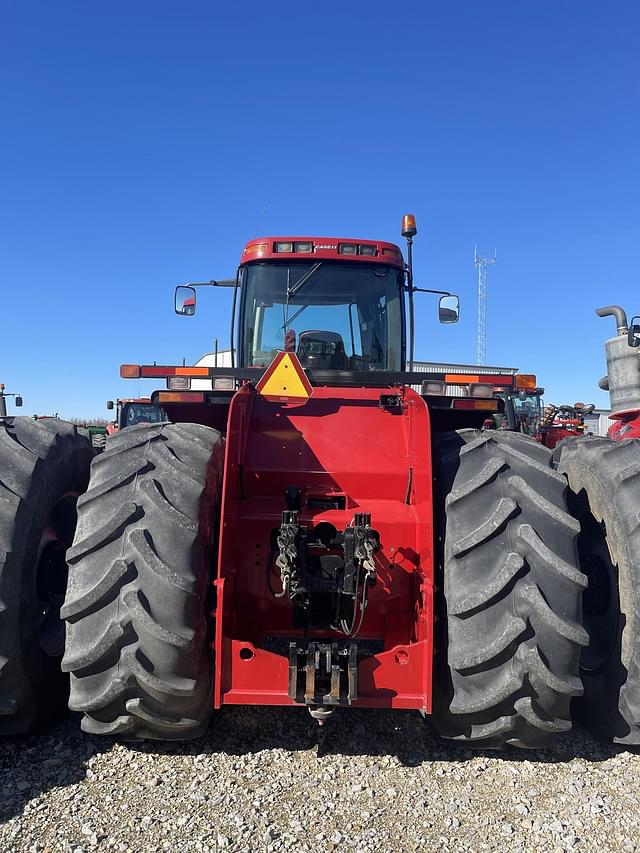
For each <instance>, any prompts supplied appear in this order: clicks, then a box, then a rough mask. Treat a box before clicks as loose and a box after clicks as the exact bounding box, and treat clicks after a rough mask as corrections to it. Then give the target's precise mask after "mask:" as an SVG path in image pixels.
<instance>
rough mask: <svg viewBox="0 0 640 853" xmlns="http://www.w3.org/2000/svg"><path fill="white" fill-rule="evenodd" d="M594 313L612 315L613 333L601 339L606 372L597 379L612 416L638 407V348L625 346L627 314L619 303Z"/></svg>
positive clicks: (604, 315)
mask: <svg viewBox="0 0 640 853" xmlns="http://www.w3.org/2000/svg"><path fill="white" fill-rule="evenodd" d="M596 314H597V315H598V317H609V316H611V317H615V320H616V333H617V334H616V337H615V338H609V340H608V341H606V342H605V345H604V348H605V354H606V358H607V376H605V377H604V378H603V379H601V380H600V387H601V388H602V387H604V386H606V390H608V391H609V398H610V400H611V410H612V416H616V415H618V416H619V415H622V414H624V413H627V412H634V411H640V352H639V351H638V349H636V348H634V347H631V346H629V341H628V337H627V336H628V332H629V324H628V323H627V315H626V313H625V311H624V310H623V309H622V308H621V307H620V306H619V305H606V306H604V307H603V308H597V309H596Z"/></svg>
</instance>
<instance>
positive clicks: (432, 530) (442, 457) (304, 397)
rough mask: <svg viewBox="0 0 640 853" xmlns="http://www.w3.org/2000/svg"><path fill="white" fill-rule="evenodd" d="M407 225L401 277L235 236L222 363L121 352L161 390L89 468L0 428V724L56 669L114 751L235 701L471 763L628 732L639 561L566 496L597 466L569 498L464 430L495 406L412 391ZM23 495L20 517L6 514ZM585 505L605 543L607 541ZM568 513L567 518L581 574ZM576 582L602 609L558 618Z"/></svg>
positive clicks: (503, 449) (55, 446)
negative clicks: (594, 594)
mask: <svg viewBox="0 0 640 853" xmlns="http://www.w3.org/2000/svg"><path fill="white" fill-rule="evenodd" d="M415 233H416V229H415V222H414V221H413V218H412V217H406V218H405V220H404V223H403V234H404V236H406V237H407V239H408V248H409V260H408V263H407V264H405V261H404V259H403V256H402V253H401V251H400V249H399V248H398V247H397V246H395V245H394V244H392V243H387V242H383V241H376V240H364V239H343V238H326V237H261V238H258V239H254V240H251V241H250V242H249V243H247V244H246V246H245V248H244V250H243V253H242V257H241V260H240V266H239V269H238V274H237V278H236V280H235V281H234V282H232V285H231V286H232V287H233V288H234V308H233V313H232V329H233V330H235V329H237V338H236V340H235V341H234V337H235V335H234V334H233V332H232V343H234V344H235V345H236V346H235V350H236V352H237V354H238V359H237V362H238V363H237V364H234V365H232V366H231V367H203V366H200V367H188V366H162V365H157V364H153V365H141V364H125V365H122V367H121V376H122V377H123V378H131V379H136V380H140V379H155V380H156V381H158V380H165V381H166V383H167V387H166V388H161V389H158V390H156V391H154V393H153V394H152V395H151V401H152V402H153V403H156V404H157V405H160V406H162V407H163V408H164V409H165V412H166V414H167V418H168V421H170V422H169V423H167V422H164V423H157V424H146V425H139V426H137V427H136V428H135V429H123V430H120V431H118V432H117V433H116V434H115V435H112V436H111V437H110V439H109V443H108V447H107V450H106V451H105V453H103V454H101V455H100V456H97V457H95V459H94V460H93V462H92V464H91V470H90V473H89V471H88V468H87V466H86V460H85V458H84V454H85V450H86V448H85V446H84V444H83V443H82V441H81V440H80V439H79V438H78V437H76V436H75V435H74V434H73V431H72V430H69V429H68V428H67V427H66V426H65V425H60V426H59V427H58V433H56V434H54V432H53V430H54V424H53V422H51V423H50V424H46V423H43V424H42V425H40V434H39V435H37V434H36V430H35V427H37V426H39V425H38V424H36V423H34V422H30V424H29V425H28V428H27V425H25V424H22V423H17V422H18V420H19V419H8V420H9V423H7V425H6V426H5V434H4V435H3V436H0V438H2V441H0V452H2V448H5V450H4V452H5V453H6V454H8V453H12V454H13V455H12V456H11V457H10V458H11V459H13V458H14V457H15V459H16V460H22V459H24V464H22V465H21V466H20V467H17V466H16V465H14V466H13V468H10V469H9V470H10V472H12V471H15V472H16V473H15V474H14V473H10V476H9V478H8V480H7V484H6V488H7V490H8V491H7V496H8V500H7V501H5V502H4V503H5V504H6V506H5V507H3V505H2V503H0V510H1V511H2V512H4V513H5V515H4V516H3V517H1V518H0V535H2V540H1V541H2V548H3V553H5V552H6V554H7V555H9V556H8V557H7V562H5V564H4V567H3V568H2V569H1V572H0V581H1V582H2V583H1V585H0V596H1V597H2V600H3V604H4V607H3V608H1V609H0V661H4V663H3V669H2V679H1V680H0V707H1V708H2V712H3V713H2V715H0V727H1V728H2V731H7V732H8V731H12V732H16V731H25V730H29V729H30V728H31V727H32V726H33V724H34V722H35V720H36V719H37V718H38V717H42V716H44V714H45V712H48V713H51V711H52V710H53V707H54V703H53V699H52V697H53V696H54V695H56V696H57V695H59V694H60V693H62V694H63V693H64V689H65V682H64V677H63V674H62V673H65V674H68V676H70V698H69V705H70V707H71V708H72V709H74V710H76V711H80V712H82V714H83V719H82V728H83V729H84V730H85V731H88V732H92V733H95V734H105V735H121V736H124V737H126V738H127V739H136V738H156V739H169V740H172V739H181V738H188V737H195V736H198V735H199V734H201V733H202V732H203V731H204V730H205V729H206V727H207V726H208V725H209V722H210V719H211V716H212V714H214V712H215V710H216V709H219V708H221V707H222V706H224V705H241V704H258V705H279V706H286V707H299V708H307V709H308V710H309V711H310V712H311V714H312V716H313V717H314V718H316V719H317V720H318V721H319V722H324V721H325V720H327V719H328V718H329V717H330V716H331V715H332V713H333V712H334V711H335V710H336V709H342V710H343V711H344V710H346V709H348V708H389V709H414V710H416V711H420V712H421V713H422V714H424V715H425V716H426V717H428V719H429V720H430V721H431V723H432V725H433V727H434V728H435V730H436V731H437V733H438V734H439V735H440V736H442V737H445V738H448V739H451V740H453V741H456V742H458V743H461V744H466V745H472V746H477V747H480V748H498V747H501V746H504V745H506V744H513V745H516V746H520V747H531V748H538V747H544V746H548V745H550V744H552V743H553V741H554V739H555V737H556V736H557V735H558V734H561V733H563V732H566V731H568V730H569V729H570V728H571V724H572V719H573V715H574V713H580V714H582V715H583V716H584V717H585V719H587V721H589V723H590V724H591V725H592V726H593V727H594V728H595V727H600V729H601V731H602V734H603V736H604V737H607V738H608V739H610V740H611V739H616V740H619V741H622V742H625V743H637V742H638V741H639V740H640V721H639V720H638V719H636V717H635V716H634V711H633V707H639V705H638V702H637V699H638V696H637V693H638V691H639V690H640V676H639V673H640V668H639V667H638V663H640V661H639V660H638V659H637V658H636V655H637V654H638V649H637V648H636V646H637V645H638V643H637V642H636V640H637V635H636V634H635V633H633V632H632V633H631V634H629V633H627V634H625V637H626V639H627V640H628V641H629V642H625V643H624V644H623V645H622V644H620V643H618V642H617V640H615V639H614V638H615V637H617V634H616V631H618V630H620V631H622V630H623V629H622V627H621V626H623V625H627V626H628V625H629V620H628V619H627V620H626V621H625V618H624V613H625V612H626V611H625V610H624V608H627V607H628V605H629V602H631V603H632V604H633V603H636V602H637V603H638V604H640V595H637V596H636V592H635V587H634V585H633V584H634V583H635V578H636V577H640V571H638V568H639V565H638V557H637V554H638V553H640V549H636V550H635V552H634V551H632V552H631V554H630V555H629V557H628V560H627V564H624V565H623V568H622V569H621V572H622V574H620V575H619V574H618V572H617V571H614V569H613V567H612V564H611V559H610V560H609V563H607V562H606V559H605V551H606V548H604V549H603V548H601V542H600V540H598V539H597V531H598V530H599V531H600V535H601V537H602V536H604V533H603V532H602V531H603V527H604V525H600V523H599V522H598V521H597V518H599V517H600V516H595V515H593V516H592V515H589V506H588V502H587V505H586V506H583V505H582V504H579V500H581V495H583V494H587V495H589V496H591V492H590V488H591V483H592V481H595V480H599V479H600V478H598V477H595V476H590V477H589V478H587V480H588V481H587V482H586V484H585V485H582V483H581V482H580V484H579V489H578V491H574V488H573V485H572V490H571V491H569V490H568V487H567V479H566V477H569V480H570V481H571V478H574V479H575V481H576V483H577V484H578V481H579V472H578V469H577V468H576V469H575V470H574V468H572V467H571V465H570V464H569V463H566V464H565V463H564V462H563V463H562V464H563V465H564V467H565V469H567V470H566V477H565V476H564V475H563V474H560V473H558V471H556V470H555V469H554V467H553V464H552V454H551V451H549V450H548V449H547V448H545V447H543V446H541V445H540V444H539V443H537V442H536V441H535V440H534V439H533V438H531V437H529V436H526V435H523V434H521V433H516V432H510V431H507V430H487V431H482V430H481V427H482V425H483V422H484V420H485V419H486V418H487V417H490V416H491V415H492V414H494V413H496V412H498V411H499V410H501V408H503V406H504V403H503V401H501V400H498V399H497V398H496V397H495V396H494V394H493V388H492V387H491V386H490V384H487V388H486V392H485V393H481V392H482V390H483V389H482V387H480V388H479V387H477V386H478V384H480V385H482V383H476V382H470V384H469V387H468V388H467V393H466V395H465V396H464V397H453V396H449V395H447V393H446V388H444V389H443V388H442V387H441V385H437V387H436V388H435V389H434V390H435V392H436V393H433V394H429V393H428V388H423V393H419V392H417V391H416V390H414V389H413V388H412V387H411V386H412V385H419V386H420V385H421V383H422V381H423V379H424V374H423V373H422V374H421V373H418V372H415V371H413V370H412V366H413V328H414V323H413V300H414V295H415V294H416V293H417V292H419V291H420V290H422V289H421V288H418V287H416V286H415V285H414V281H413V275H412V268H411V245H412V238H413V235H414V234H415ZM217 285H219V283H218V282H208V283H207V286H214V287H215V286H217ZM197 286H198V285H190V286H188V287H186V288H178V290H177V293H176V310H177V312H178V313H179V314H184V315H187V316H189V315H193V314H194V313H195V310H196V301H195V300H196V287H197ZM428 292H431V293H438V294H439V295H440V296H441V300H440V303H441V304H440V308H441V311H440V319H441V321H443V322H453V321H454V320H455V319H457V314H458V300H457V297H454V296H452V295H451V294H448V293H443V292H442V291H428ZM187 300H192V301H187ZM185 306H186V308H185ZM233 348H234V347H232V349H233ZM192 379H206V380H207V381H210V382H211V389H210V390H192V389H191V388H190V382H191V380H192ZM230 381H232V383H233V388H231V389H229V387H228V385H229V382H230ZM445 385H446V383H445ZM472 385H473V386H475V387H471V386H472ZM45 432H46V436H45ZM45 438H46V440H45ZM7 448H9V449H8V450H7ZM618 449H620V450H623V449H624V450H625V454H626V455H625V459H624V460H621V464H622V461H624V464H625V465H626V466H627V468H628V469H629V470H631V467H632V466H631V467H630V466H629V458H628V456H629V454H628V453H627V452H626V448H624V446H623V445H615V446H614V450H616V451H617V450H618ZM634 452H636V451H634ZM7 458H9V457H8V456H7ZM35 458H39V459H41V460H43V461H42V464H41V465H39V466H35V467H34V466H33V465H31V467H29V465H28V464H27V462H28V461H29V460H33V459H35ZM601 461H602V460H601V458H600V457H597V456H595V457H594V458H593V459H592V460H591V464H592V466H595V469H596V470H598V465H599V464H601ZM607 465H608V466H610V465H611V460H607ZM635 467H636V468H637V470H638V471H639V472H640V454H637V457H636V459H635ZM580 470H582V468H580ZM590 470H591V469H590ZM0 471H3V472H4V471H5V467H4V466H0ZM2 476H3V477H5V476H6V475H5V474H4V473H3V474H2ZM86 478H88V480H89V482H88V487H87V488H86V489H85V486H86V483H84V480H85V479H86ZM36 486H37V487H38V488H37V491H36ZM630 486H631V487H632V488H633V489H634V494H635V495H636V496H637V494H638V491H637V483H635V481H633V478H631V480H630ZM614 491H615V490H614ZM618 491H620V490H619V489H618ZM36 494H37V495H38V496H39V497H38V500H39V501H40V502H39V503H38V504H37V507H38V511H37V513H36V514H34V513H32V515H31V516H30V515H29V513H25V512H22V513H21V512H19V510H20V507H21V506H23V504H22V503H21V502H27V503H26V505H28V506H32V505H34V498H30V495H36ZM78 494H80V497H79V498H78V500H77V511H78V522H77V527H76V529H75V536H74V537H73V543H72V545H71V546H70V547H69V548H68V550H66V562H67V563H68V566H69V574H68V582H67V581H66V577H64V576H63V574H62V573H58V574H56V572H50V571H49V570H48V565H49V564H48V563H47V562H46V561H44V562H43V561H41V560H40V559H38V553H40V552H39V547H40V543H41V541H43V540H42V537H43V536H44V535H45V534H44V533H43V531H44V530H48V529H49V528H50V527H51V523H52V521H53V522H54V523H55V525H56V529H57V530H58V531H59V533H58V538H57V541H58V543H59V545H58V546H57V548H56V549H55V555H56V559H57V558H59V556H60V555H61V554H62V555H64V548H65V544H66V543H68V541H69V533H70V532H71V531H72V530H73V526H74V525H73V519H72V518H71V519H69V517H68V516H67V515H65V514H64V512H63V508H64V507H65V506H67V507H69V505H71V506H73V504H74V503H75V500H74V496H77V495H78ZM607 495H609V492H607ZM610 497H611V499H612V500H615V499H616V498H617V496H616V494H612V495H610ZM9 498H10V500H9ZM29 501H31V503H29ZM65 501H66V503H65ZM10 507H14V509H15V510H16V511H15V512H14V513H13V514H12V513H11V512H10V509H9V508H10ZM594 507H595V497H594ZM594 511H595V510H594ZM600 511H601V507H600V505H598V508H597V512H598V513H599V512H600ZM603 512H604V517H605V521H606V522H607V523H606V531H607V536H612V537H614V538H613V545H612V548H611V553H612V554H617V553H618V551H617V550H616V549H618V550H619V549H620V548H622V547H623V545H624V544H625V541H626V540H625V539H624V538H622V539H620V537H621V536H622V537H624V536H625V535H626V528H624V529H623V528H620V530H622V532H619V530H618V529H617V528H615V527H614V526H613V525H611V524H609V523H608V516H607V515H606V508H605V510H603ZM634 513H635V509H634ZM32 516H33V517H32ZM633 517H634V518H635V515H634V516H633ZM65 518H67V519H69V520H68V522H67V524H66V525H65V524H64V523H63V522H64V519H65ZM578 518H580V519H581V520H582V519H585V520H588V519H593V524H594V526H595V529H596V533H593V536H592V539H591V540H590V541H591V544H592V545H593V549H595V551H597V555H598V559H599V560H600V562H598V563H596V562H595V561H594V560H592V559H591V557H592V553H593V552H592V551H590V550H589V547H587V546H588V544H589V543H588V542H587V543H586V544H585V541H583V540H581V539H580V538H579V537H580V536H581V525H580V522H579V521H578ZM584 523H585V524H586V521H585V522H584ZM629 529H630V530H631V516H630V517H629ZM616 537H618V538H616ZM619 565H622V564H619ZM55 566H56V567H57V568H58V569H59V568H60V564H59V563H55ZM618 577H620V578H621V580H620V588H621V589H622V588H623V587H622V584H623V583H624V584H626V585H625V587H624V600H623V597H622V596H620V597H619V596H618V586H617V583H618ZM54 578H56V579H57V584H54V582H53V579H54ZM630 578H631V579H632V581H633V582H632V583H631V585H629V583H628V581H629V579H630ZM589 579H592V581H593V588H594V589H596V590H598V591H603V590H604V591H608V598H607V602H608V604H607V608H608V609H607V610H606V613H604V614H603V613H601V612H599V611H597V610H594V611H593V613H592V611H591V610H588V609H586V610H585V611H584V612H583V606H582V605H583V592H584V590H585V588H586V587H587V584H588V581H589ZM36 581H37V582H36ZM607 584H608V586H607ZM60 590H63V591H64V603H63V604H62V607H61V609H59V610H58V611H56V603H57V606H58V607H59V602H60V597H59V596H60ZM56 594H57V597H56ZM43 596H48V597H47V598H46V600H45V598H44V597H43ZM47 602H49V603H47ZM57 613H59V614H60V615H61V617H62V619H63V620H64V622H65V623H66V637H63V638H62V641H63V646H64V654H63V656H62V659H61V665H60V655H61V653H62V649H61V646H60V642H59V641H60V637H59V634H55V637H54V638H55V639H57V640H58V642H57V644H56V643H54V642H53V640H52V642H51V643H46V642H45V639H46V637H43V636H41V634H42V633H43V632H42V626H43V625H44V623H45V622H48V624H49V627H50V631H54V629H55V628H59V624H60V623H59V620H56V615H57ZM638 621H639V622H640V620H638ZM625 630H628V629H625ZM633 630H635V629H633ZM607 632H608V633H607ZM605 636H606V637H608V642H605V640H604V637H605ZM601 638H603V639H601ZM623 646H624V652H623V651H622V648H623ZM623 663H624V667H623ZM60 670H61V672H60ZM623 672H624V679H625V680H624V683H623V684H622V681H621V679H623ZM627 674H628V675H627ZM598 679H599V681H598ZM596 682H597V684H596ZM605 682H606V684H607V689H606V690H604V689H603V688H602V684H603V683H605ZM587 683H588V684H589V688H590V689H589V690H588V691H587V692H586V693H585V695H584V697H583V692H584V691H585V686H586V684H587ZM621 684H622V686H624V688H625V690H621V689H620V687H621ZM598 685H599V688H600V689H599V690H598V689H595V688H596V686H598ZM616 686H617V688H618V689H616ZM592 687H593V689H591V688H592ZM56 690H57V691H58V693H56V692H55V691H56ZM576 702H577V703H578V704H577V705H575V704H574V703H576Z"/></svg>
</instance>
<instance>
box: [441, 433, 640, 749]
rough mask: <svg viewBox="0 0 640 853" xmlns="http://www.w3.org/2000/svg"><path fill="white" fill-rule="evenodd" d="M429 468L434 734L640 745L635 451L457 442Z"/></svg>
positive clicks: (639, 469) (591, 445) (586, 442)
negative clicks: (578, 738)
mask: <svg viewBox="0 0 640 853" xmlns="http://www.w3.org/2000/svg"><path fill="white" fill-rule="evenodd" d="M434 465H435V466H436V484H437V491H438V503H439V505H440V507H441V512H440V517H439V519H438V523H437V526H436V530H437V542H436V546H437V547H436V554H437V559H438V567H437V569H438V574H437V583H438V586H439V605H438V613H439V616H440V617H441V618H440V620H439V623H438V624H437V638H436V642H437V649H438V651H437V664H436V675H435V678H436V684H435V688H434V702H435V709H434V717H433V722H434V725H435V728H436V730H437V731H438V733H439V734H440V735H441V736H443V737H445V738H448V739H452V740H455V741H460V742H464V743H467V744H469V745H474V746H478V747H482V748H498V747H501V746H504V745H507V744H511V745H515V746H520V747H529V748H539V747H544V746H549V745H550V744H551V743H552V742H553V740H554V738H555V736H556V735H557V734H559V733H561V732H564V731H567V730H568V729H569V728H570V727H571V724H572V722H571V721H572V717H574V716H577V717H580V718H581V719H582V720H583V721H584V723H585V724H586V725H587V726H588V727H589V728H590V729H591V730H592V731H593V732H594V734H596V735H597V736H598V737H599V738H601V739H603V740H605V741H615V742H619V743H625V744H634V745H635V744H638V743H640V442H639V441H627V442H621V443H615V442H612V441H610V440H609V439H605V438H575V439H568V440H566V441H564V442H562V444H561V445H560V446H559V448H558V449H557V450H556V452H555V453H554V455H553V457H552V454H551V453H550V451H548V450H547V449H546V448H544V447H542V446H540V445H538V444H536V443H535V442H534V441H532V440H531V439H528V438H526V437H524V436H521V435H518V434H515V433H508V432H495V431H487V432H485V433H479V432H477V431H474V430H461V431H459V432H457V433H446V434H441V435H436V436H434Z"/></svg>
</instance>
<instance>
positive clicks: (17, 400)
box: [15, 395, 22, 408]
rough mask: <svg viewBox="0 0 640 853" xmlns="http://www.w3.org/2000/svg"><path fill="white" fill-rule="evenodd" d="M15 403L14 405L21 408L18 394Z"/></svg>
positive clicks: (20, 398)
mask: <svg viewBox="0 0 640 853" xmlns="http://www.w3.org/2000/svg"><path fill="white" fill-rule="evenodd" d="M15 404H16V406H17V407H18V408H21V406H22V397H20V396H19V395H18V396H17V397H16V399H15Z"/></svg>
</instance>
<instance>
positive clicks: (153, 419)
mask: <svg viewBox="0 0 640 853" xmlns="http://www.w3.org/2000/svg"><path fill="white" fill-rule="evenodd" d="M114 408H115V412H116V416H115V419H114V420H113V421H111V422H110V423H109V424H107V435H113V434H114V433H115V432H118V430H121V429H124V428H125V427H131V426H137V425H138V424H156V423H161V422H162V421H166V420H168V419H167V413H166V412H165V411H164V410H163V408H162V406H159V405H158V404H157V403H152V402H151V400H150V399H149V398H148V397H137V398H129V399H125V400H115V401H114V400H107V409H109V411H112V410H113V409H114Z"/></svg>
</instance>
